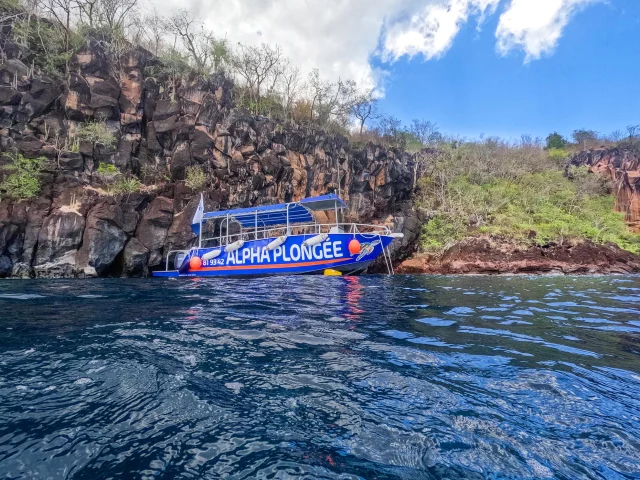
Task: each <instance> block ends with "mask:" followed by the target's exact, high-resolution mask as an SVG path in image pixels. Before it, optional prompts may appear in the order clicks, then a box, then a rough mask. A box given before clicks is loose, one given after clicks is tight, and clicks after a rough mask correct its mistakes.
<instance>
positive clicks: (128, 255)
mask: <svg viewBox="0 0 640 480" xmlns="http://www.w3.org/2000/svg"><path fill="white" fill-rule="evenodd" d="M122 273H123V275H124V276H127V277H144V276H146V275H148V273H149V250H148V249H147V248H146V247H145V246H144V245H143V244H142V243H140V241H139V240H138V239H137V238H132V239H131V240H129V242H128V243H127V245H126V246H125V247H124V268H123V272H122Z"/></svg>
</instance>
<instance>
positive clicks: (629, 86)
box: [372, 0, 640, 139]
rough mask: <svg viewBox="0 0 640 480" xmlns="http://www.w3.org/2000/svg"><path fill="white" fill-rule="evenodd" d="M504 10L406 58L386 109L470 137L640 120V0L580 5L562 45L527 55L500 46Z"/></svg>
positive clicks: (388, 87) (391, 83) (620, 125)
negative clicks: (446, 44) (446, 45)
mask: <svg viewBox="0 0 640 480" xmlns="http://www.w3.org/2000/svg"><path fill="white" fill-rule="evenodd" d="M497 24H498V15H493V16H490V17H488V18H487V19H486V20H485V22H484V23H483V24H482V26H481V29H482V30H481V31H480V32H479V31H477V28H476V27H477V23H476V22H473V21H469V22H467V23H466V24H465V25H463V26H462V28H461V30H460V32H459V33H458V35H457V37H456V38H455V40H454V42H453V44H452V46H451V48H450V49H449V50H448V51H447V52H446V53H445V54H444V55H443V56H442V57H440V58H438V59H431V60H428V61H425V60H424V57H422V56H420V55H418V56H414V57H413V58H411V59H409V58H408V57H407V56H404V57H401V58H400V59H399V60H398V61H396V62H394V63H393V64H384V63H382V62H381V61H380V60H379V59H376V58H373V60H372V63H373V64H374V65H375V66H378V67H383V68H385V69H386V70H388V71H389V77H388V78H387V80H386V83H385V97H384V99H382V101H381V102H380V107H381V110H383V111H384V112H388V113H390V114H392V115H394V116H396V117H398V118H400V119H401V120H403V121H405V122H410V121H411V119H413V118H425V119H429V120H432V121H435V122H437V123H438V126H439V127H440V130H441V131H442V132H444V133H449V134H456V135H461V136H465V137H478V136H479V135H481V134H485V135H486V136H490V135H498V136H502V137H511V138H514V139H515V138H519V137H520V135H521V134H525V133H528V134H532V135H534V136H540V137H546V136H547V135H548V134H549V133H550V132H552V131H554V130H555V131H558V132H560V133H562V134H563V135H567V136H568V135H570V134H571V132H572V131H573V130H575V129H577V128H589V129H593V130H596V131H599V132H603V133H609V132H611V131H613V130H616V129H624V128H625V127H626V126H627V125H630V124H640V0H611V1H610V2H609V3H608V4H605V3H601V4H596V5H591V6H589V7H588V8H585V9H584V10H582V11H580V12H578V13H577V14H576V15H575V16H574V17H573V18H572V19H571V21H570V22H569V24H568V25H567V26H566V27H565V28H564V30H563V32H562V37H561V38H560V40H559V41H558V42H557V45H556V48H555V51H554V52H553V53H552V54H550V55H544V56H542V57H541V58H540V59H537V60H531V61H529V62H526V63H525V62H524V59H525V54H524V53H523V52H522V51H521V50H512V51H511V52H509V53H508V54H507V55H506V56H501V55H500V54H499V53H498V52H497V51H496V38H495V32H496V27H497Z"/></svg>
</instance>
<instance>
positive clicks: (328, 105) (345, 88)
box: [309, 69, 358, 125]
mask: <svg viewBox="0 0 640 480" xmlns="http://www.w3.org/2000/svg"><path fill="white" fill-rule="evenodd" d="M309 89H310V94H311V119H310V120H311V121H315V122H317V123H318V124H319V125H326V124H327V123H328V122H329V121H330V120H331V119H337V120H339V121H340V122H341V123H343V124H345V123H346V121H347V119H348V116H349V114H350V113H351V111H352V109H353V106H354V105H355V103H356V102H357V98H358V96H357V89H356V84H355V82H354V81H353V80H345V81H343V80H342V79H338V81H337V82H330V81H327V80H324V79H322V77H320V71H319V70H318V69H314V70H312V71H311V73H310V74H309Z"/></svg>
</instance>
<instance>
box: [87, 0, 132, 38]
mask: <svg viewBox="0 0 640 480" xmlns="http://www.w3.org/2000/svg"><path fill="white" fill-rule="evenodd" d="M81 1H82V2H84V1H86V0H81ZM137 5H138V0H99V6H100V15H101V20H102V22H103V23H104V24H105V26H107V27H108V28H109V30H110V31H112V32H124V30H125V28H126V27H128V26H129V25H131V24H132V23H133V20H132V19H133V18H134V17H135V15H134V14H135V12H136V7H137Z"/></svg>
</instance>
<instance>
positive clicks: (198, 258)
mask: <svg viewBox="0 0 640 480" xmlns="http://www.w3.org/2000/svg"><path fill="white" fill-rule="evenodd" d="M346 208H347V205H346V204H345V203H344V201H342V200H341V199H340V198H339V197H338V196H336V195H333V194H330V195H323V196H320V197H313V198H306V199H304V200H301V201H299V202H292V203H285V204H281V205H269V206H262V207H251V208H242V209H238V210H228V211H220V212H205V211H204V202H203V200H202V198H201V199H200V205H199V206H198V210H197V211H196V214H195V216H194V218H193V221H192V225H191V228H192V229H193V231H194V232H195V233H196V235H198V241H197V246H196V247H193V248H191V249H190V250H176V251H171V252H169V253H168V255H167V259H166V270H165V271H157V272H153V276H155V277H217V276H229V277H232V276H233V277H235V276H258V275H298V274H314V273H320V274H322V273H325V274H327V275H357V274H360V273H363V272H366V270H367V268H368V267H369V265H371V263H373V261H374V260H375V259H376V258H378V257H379V256H380V255H382V256H383V257H384V259H385V263H386V265H387V268H388V270H389V273H392V272H393V268H392V265H391V258H390V257H389V254H388V250H387V248H388V246H389V245H390V244H391V242H393V240H394V239H396V238H402V234H401V233H392V232H391V231H390V230H389V228H387V227H384V226H380V225H360V224H355V223H339V217H340V216H339V212H341V211H342V210H344V209H346ZM318 212H325V213H326V215H324V217H326V218H329V216H330V214H329V212H333V218H334V219H335V222H334V223H331V224H322V223H319V222H318V219H317V217H316V214H317V213H318ZM205 230H206V232H205ZM170 265H173V269H170Z"/></svg>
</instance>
